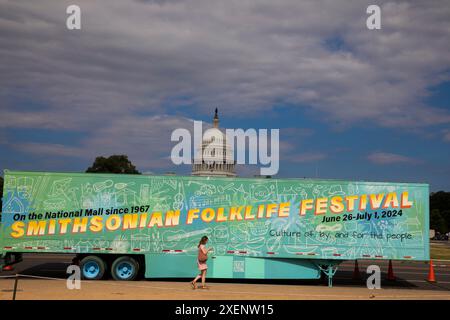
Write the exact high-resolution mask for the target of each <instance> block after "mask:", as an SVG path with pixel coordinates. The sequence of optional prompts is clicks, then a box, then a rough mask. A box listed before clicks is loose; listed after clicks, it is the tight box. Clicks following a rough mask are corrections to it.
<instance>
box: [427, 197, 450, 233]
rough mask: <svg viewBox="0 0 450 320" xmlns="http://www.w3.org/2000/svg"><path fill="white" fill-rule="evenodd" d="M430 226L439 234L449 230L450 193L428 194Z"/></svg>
mask: <svg viewBox="0 0 450 320" xmlns="http://www.w3.org/2000/svg"><path fill="white" fill-rule="evenodd" d="M430 226H431V228H432V229H434V228H435V229H436V231H439V232H441V233H446V232H448V231H449V230H450V192H444V191H438V192H433V193H431V194H430Z"/></svg>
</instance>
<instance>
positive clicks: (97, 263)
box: [80, 256, 106, 280]
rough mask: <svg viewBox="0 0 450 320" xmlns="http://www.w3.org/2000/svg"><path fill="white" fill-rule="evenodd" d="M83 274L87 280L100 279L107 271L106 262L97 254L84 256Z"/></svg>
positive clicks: (82, 261)
mask: <svg viewBox="0 0 450 320" xmlns="http://www.w3.org/2000/svg"><path fill="white" fill-rule="evenodd" d="M80 269H81V275H82V276H83V279H86V280H100V279H101V278H103V276H104V274H105V271H106V263H105V261H103V259H102V258H100V257H97V256H87V257H84V258H83V259H82V260H81V262H80Z"/></svg>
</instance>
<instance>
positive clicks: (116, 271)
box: [111, 256, 139, 281]
mask: <svg viewBox="0 0 450 320" xmlns="http://www.w3.org/2000/svg"><path fill="white" fill-rule="evenodd" d="M138 274H139V263H138V262H137V261H136V260H135V259H134V258H132V257H129V256H122V257H118V258H117V259H116V260H114V262H113V264H112V266H111V275H112V277H113V279H114V280H118V281H133V280H134V279H136V277H137V275H138Z"/></svg>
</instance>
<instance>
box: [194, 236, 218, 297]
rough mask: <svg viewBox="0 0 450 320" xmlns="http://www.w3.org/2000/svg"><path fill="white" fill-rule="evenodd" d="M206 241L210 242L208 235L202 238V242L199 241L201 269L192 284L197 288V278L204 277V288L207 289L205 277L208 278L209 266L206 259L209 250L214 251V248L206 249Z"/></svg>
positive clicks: (199, 267) (199, 264)
mask: <svg viewBox="0 0 450 320" xmlns="http://www.w3.org/2000/svg"><path fill="white" fill-rule="evenodd" d="M206 243H208V237H207V236H203V237H202V238H201V239H200V242H199V243H198V246H197V247H198V256H197V265H198V270H199V271H200V274H199V275H197V276H196V277H195V279H194V280H192V282H191V285H192V289H197V280H198V279H200V278H202V286H201V288H202V289H207V287H206V286H205V279H206V270H207V269H208V266H207V265H206V261H207V260H208V252H210V251H212V250H213V249H212V248H209V249H206Z"/></svg>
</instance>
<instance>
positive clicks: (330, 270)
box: [319, 264, 338, 288]
mask: <svg viewBox="0 0 450 320" xmlns="http://www.w3.org/2000/svg"><path fill="white" fill-rule="evenodd" d="M319 269H320V270H321V271H322V272H323V273H324V274H325V275H326V276H327V277H328V287H329V288H331V287H333V276H334V274H335V273H336V271H337V269H338V267H337V266H335V265H332V264H328V265H325V266H321V265H319Z"/></svg>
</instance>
